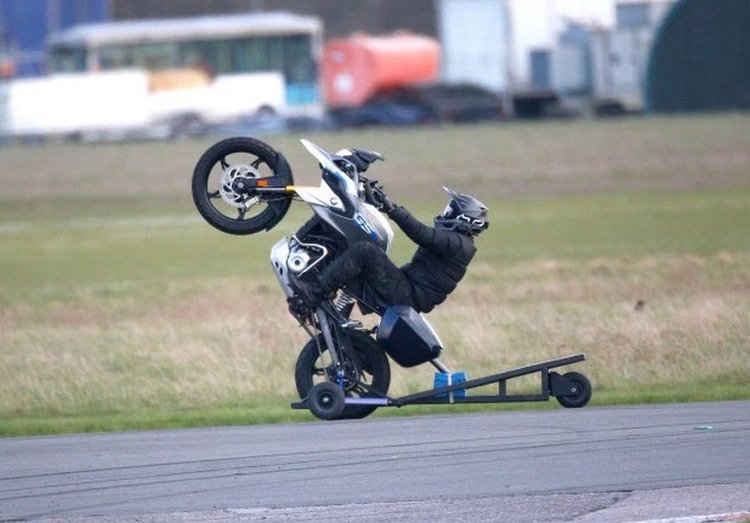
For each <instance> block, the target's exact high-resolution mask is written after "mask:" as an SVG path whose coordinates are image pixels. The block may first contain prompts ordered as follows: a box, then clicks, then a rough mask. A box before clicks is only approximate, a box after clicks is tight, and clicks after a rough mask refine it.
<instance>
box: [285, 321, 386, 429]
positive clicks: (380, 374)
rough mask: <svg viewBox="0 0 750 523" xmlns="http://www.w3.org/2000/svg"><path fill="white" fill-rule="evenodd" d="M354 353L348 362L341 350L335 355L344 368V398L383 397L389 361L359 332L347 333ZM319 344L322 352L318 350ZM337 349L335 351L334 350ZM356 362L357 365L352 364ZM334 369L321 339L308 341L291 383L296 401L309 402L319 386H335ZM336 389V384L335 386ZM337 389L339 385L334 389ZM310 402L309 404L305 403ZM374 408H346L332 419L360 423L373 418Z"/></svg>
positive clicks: (351, 406) (350, 406)
mask: <svg viewBox="0 0 750 523" xmlns="http://www.w3.org/2000/svg"><path fill="white" fill-rule="evenodd" d="M347 334H348V336H349V339H350V340H351V344H352V347H353V350H354V354H355V358H351V357H350V356H349V355H347V354H346V353H345V352H344V351H343V350H339V351H338V353H339V355H340V358H341V360H342V364H343V367H344V388H343V391H344V393H345V395H346V396H347V397H359V398H365V397H370V398H372V397H383V396H385V395H386V394H387V393H388V387H389V386H390V384H391V367H390V364H389V363H388V357H387V356H386V355H385V353H384V352H383V351H382V350H381V349H380V347H379V346H378V344H377V343H376V342H375V340H373V339H372V338H371V337H369V336H367V335H366V334H364V333H361V332H358V331H352V330H350V331H347ZM318 343H320V348H321V349H322V350H321V351H319V350H318ZM337 348H338V347H337ZM355 360H356V361H355ZM335 380H336V369H335V368H334V365H333V363H332V361H331V358H330V355H329V354H328V350H327V347H326V345H325V341H324V340H323V336H322V335H319V336H318V338H317V341H316V340H315V339H312V340H310V341H309V342H307V344H306V345H305V346H304V347H303V348H302V351H301V352H300V354H299V357H298V358H297V365H296V367H295V371H294V381H295V384H296V386H297V393H298V394H299V397H300V398H302V399H304V398H308V396H309V394H310V391H311V389H312V388H313V386H315V385H316V384H318V383H324V382H334V381H335ZM334 385H335V383H334ZM336 386H338V385H336ZM308 401H309V400H308ZM375 409H377V405H347V406H346V407H345V408H344V410H343V412H341V414H340V415H338V416H337V417H336V418H335V419H359V418H364V417H366V416H369V415H370V414H372V413H373V412H374V411H375Z"/></svg>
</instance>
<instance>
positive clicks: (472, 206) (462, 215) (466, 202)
mask: <svg viewBox="0 0 750 523" xmlns="http://www.w3.org/2000/svg"><path fill="white" fill-rule="evenodd" d="M443 189H444V190H445V192H447V193H448V195H449V196H450V200H449V201H448V205H447V206H446V207H445V210H444V211H443V214H441V215H439V216H435V227H436V228H439V229H446V230H449V231H456V232H460V233H463V234H467V235H469V236H476V235H478V234H479V233H480V232H482V231H483V230H485V229H486V228H488V227H489V226H490V222H489V220H488V219H487V211H488V209H487V206H486V205H485V204H483V203H482V202H480V201H479V200H477V199H476V198H473V197H471V196H468V195H466V194H461V193H457V192H456V191H454V190H452V189H449V188H448V187H443Z"/></svg>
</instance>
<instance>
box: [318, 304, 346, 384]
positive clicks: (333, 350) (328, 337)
mask: <svg viewBox="0 0 750 523" xmlns="http://www.w3.org/2000/svg"><path fill="white" fill-rule="evenodd" d="M315 315H316V317H317V319H318V325H320V331H321V333H322V334H323V340H324V341H325V343H326V346H327V347H328V353H329V354H330V355H331V361H332V362H333V365H334V368H335V369H336V383H337V384H338V386H339V387H341V388H342V389H343V388H344V387H345V383H344V382H345V379H346V373H345V371H344V366H343V364H342V361H341V354H340V352H339V351H343V352H345V351H346V350H347V348H348V347H347V345H348V343H349V340H348V337H347V336H346V334H344V333H343V332H340V329H336V330H337V332H336V333H335V334H336V339H337V340H338V342H339V343H338V345H337V344H336V343H335V341H334V332H333V331H334V328H335V327H333V326H332V325H331V322H330V320H329V318H328V315H327V314H326V312H325V311H324V310H323V308H322V307H318V309H317V310H316V311H315ZM316 339H317V337H316ZM318 350H319V351H320V347H319V348H318ZM320 352H322V351H320Z"/></svg>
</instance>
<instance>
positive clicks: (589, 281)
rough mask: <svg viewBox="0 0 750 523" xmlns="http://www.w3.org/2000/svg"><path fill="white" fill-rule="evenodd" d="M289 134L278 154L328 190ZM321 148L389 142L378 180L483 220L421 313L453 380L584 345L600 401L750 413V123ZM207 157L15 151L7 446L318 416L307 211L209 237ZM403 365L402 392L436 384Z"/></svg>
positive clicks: (385, 138) (130, 148) (444, 136)
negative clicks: (299, 371)
mask: <svg viewBox="0 0 750 523" xmlns="http://www.w3.org/2000/svg"><path fill="white" fill-rule="evenodd" d="M298 138H299V137H298V136H274V137H268V138H266V140H267V141H268V142H269V143H271V144H272V145H273V146H274V147H276V148H278V149H280V150H282V151H284V152H285V154H286V155H287V157H288V159H289V160H290V163H291V165H292V167H293V169H294V171H295V179H296V181H297V183H302V184H313V183H317V172H316V171H317V169H316V168H315V165H314V161H311V159H310V158H309V157H308V156H307V153H305V152H304V149H303V148H302V147H301V146H300V145H299V143H298V141H297V140H298ZM308 138H310V139H312V140H313V141H315V142H317V143H319V144H320V145H321V146H323V147H327V148H330V149H335V148H339V147H344V146H360V147H369V148H373V149H376V150H379V151H381V152H382V153H383V154H384V155H385V157H386V159H387V161H386V162H385V163H381V164H378V165H377V166H376V168H375V170H374V172H373V173H372V174H373V175H376V176H377V177H378V178H379V179H380V180H381V182H382V183H383V184H384V185H385V187H386V189H387V190H388V192H389V194H391V196H392V197H393V198H394V199H395V200H397V201H400V202H402V203H404V204H406V205H407V206H408V207H409V208H411V209H412V210H414V211H415V214H417V215H418V216H419V217H421V218H422V219H424V220H430V219H431V216H433V215H434V214H435V213H436V212H437V211H439V210H441V209H442V208H443V206H444V205H445V200H446V198H445V195H444V194H443V193H442V191H441V189H440V186H441V185H443V184H447V185H450V186H452V187H454V188H456V189H458V190H460V191H462V192H468V193H471V194H475V195H477V196H479V197H480V198H481V199H483V200H484V201H486V203H488V204H489V205H490V208H491V222H492V225H491V227H490V229H489V231H487V233H485V234H484V235H483V236H482V237H480V238H479V240H478V245H479V253H478V255H477V257H476V261H475V262H474V264H473V265H472V267H471V269H470V271H469V275H468V276H467V279H466V280H465V282H464V283H462V285H461V286H460V287H459V289H458V290H457V291H456V292H455V293H454V295H452V296H451V298H450V299H449V300H448V301H447V302H446V303H445V304H443V305H441V306H440V307H438V308H437V309H436V310H435V311H434V312H433V313H431V314H430V315H429V319H430V321H431V323H432V324H433V325H434V326H435V328H436V330H437V331H438V333H439V334H440V336H441V338H442V339H443V341H444V342H445V345H446V347H447V350H446V352H445V356H444V360H445V362H446V363H447V364H448V365H449V366H450V367H452V368H455V369H461V370H466V371H468V373H469V375H470V376H471V377H476V376H479V375H482V374H487V373H491V372H496V371H499V370H501V369H503V368H506V367H508V366H516V365H523V364H526V363H530V362H533V361H538V360H541V359H545V358H548V357H558V356H562V355H566V354H570V353H575V352H586V353H587V355H588V361H587V362H586V363H584V364H583V365H582V366H580V370H582V371H583V372H585V373H586V374H587V375H588V376H589V377H590V378H591V380H592V382H593V383H594V389H595V393H594V399H593V402H594V403H599V404H603V403H619V402H648V401H681V400H690V401H697V400H708V399H711V400H714V399H729V398H750V385H749V384H748V383H749V382H750V115H737V114H726V115H711V116H692V117H679V118H643V119H622V120H608V121H575V122H546V123H523V124H522V123H509V124H503V125H499V126H461V127H445V128H427V129H420V130H382V131H381V130H372V131H358V132H347V133H343V132H342V133H329V134H315V133H313V134H310V135H308ZM208 145H209V142H197V141H187V142H176V143H144V144H126V145H47V146H39V147H27V148H20V147H19V148H16V147H8V148H4V149H0V188H1V189H0V435H14V434H34V433H54V432H62V431H85V430H113V429H132V428H153V427H164V426H187V425H202V424H212V423H258V422H267V421H280V420H306V419H311V417H310V415H309V414H307V413H304V412H295V411H291V410H290V409H289V408H288V404H289V401H290V400H292V399H293V398H294V380H293V366H294V361H295V359H296V356H297V353H298V351H299V348H300V347H301V346H302V344H303V343H304V342H305V339H306V335H305V334H304V332H303V331H301V329H299V328H297V327H296V324H295V322H294V320H293V319H292V318H291V316H289V314H288V313H287V312H286V306H285V302H284V299H283V296H282V293H281V291H280V289H279V288H278V285H277V283H276V281H275V278H274V276H273V274H272V273H271V271H270V268H269V264H268V251H269V248H270V246H271V245H272V244H273V243H274V242H275V241H276V240H277V239H278V238H279V237H281V236H282V235H284V234H286V233H288V232H291V231H292V230H294V229H295V228H296V227H298V226H299V225H300V224H301V223H302V221H303V220H304V219H306V217H307V216H308V214H309V210H308V209H306V208H304V207H303V206H302V205H298V206H295V207H294V208H293V210H292V212H291V214H290V215H289V216H288V217H287V219H286V220H285V221H283V222H282V223H281V224H280V225H279V226H278V227H277V228H276V229H274V230H273V231H271V232H269V233H263V234H260V235H256V236H253V237H244V238H238V237H231V236H228V235H224V234H222V233H219V232H218V231H215V230H213V229H211V228H210V227H209V226H208V225H207V224H205V223H204V222H202V221H201V219H200V218H199V217H198V215H197V213H196V212H195V211H194V209H193V206H192V202H191V200H190V195H189V182H190V175H191V172H192V168H193V166H194V164H195V161H196V160H197V158H198V156H199V155H200V154H201V152H202V151H203V150H204V149H205V148H206V147H207V146H208ZM368 174H369V173H368ZM411 249H412V247H411V245H410V244H409V242H408V240H406V239H405V238H404V237H403V236H402V235H401V236H397V240H396V245H395V251H394V257H395V258H396V259H397V260H398V261H405V260H406V259H407V258H408V257H409V255H410V253H411ZM639 301H640V302H642V304H643V305H642V306H639V307H636V306H635V304H636V303H638V302H639ZM392 370H393V373H394V382H393V385H392V391H393V392H395V393H398V392H406V391H416V390H420V389H424V388H427V387H429V386H430V385H431V383H432V370H431V368H428V367H425V368H418V369H409V370H405V369H400V368H398V367H397V366H396V365H395V364H393V369H392ZM519 386H520V387H525V386H527V384H525V383H523V382H521V384H520V385H519ZM523 408H528V406H527V405H525V406H523ZM425 410H427V409H416V408H412V407H408V408H406V409H403V410H401V411H398V412H400V413H406V414H408V413H414V412H424V411H425ZM389 412H393V411H389Z"/></svg>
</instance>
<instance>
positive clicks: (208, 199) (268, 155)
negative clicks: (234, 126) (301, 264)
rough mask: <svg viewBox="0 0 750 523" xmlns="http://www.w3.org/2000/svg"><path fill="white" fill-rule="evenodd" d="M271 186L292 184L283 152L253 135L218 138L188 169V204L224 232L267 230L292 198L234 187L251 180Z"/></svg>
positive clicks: (278, 219)
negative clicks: (190, 199) (190, 176)
mask: <svg viewBox="0 0 750 523" xmlns="http://www.w3.org/2000/svg"><path fill="white" fill-rule="evenodd" d="M260 179H266V181H267V182H268V183H269V184H270V185H272V186H275V187H285V186H286V185H292V184H293V183H294V180H293V177H292V171H291V169H290V168H289V164H288V163H287V161H286V159H285V158H284V156H283V155H282V154H281V153H280V152H277V151H275V150H274V149H273V148H272V147H270V146H269V145H267V144H266V143H264V142H262V141H260V140H256V139H254V138H245V137H235V138H227V139H225V140H221V141H219V142H217V143H215V144H214V145H212V146H211V147H209V148H208V149H207V150H206V152H204V153H203V155H201V157H200V159H199V160H198V163H197V164H196V166H195V169H194V170H193V180H192V192H193V202H194V203H195V206H196V208H197V209H198V212H199V213H200V214H201V216H203V218H204V219H205V220H206V221H207V222H208V223H209V224H211V225H212V226H213V227H215V228H216V229H219V230H220V231H223V232H226V233H229V234H240V235H244V234H254V233H256V232H260V231H263V230H270V229H271V228H273V227H274V226H275V225H276V224H277V223H279V221H281V219H282V218H283V217H284V215H285V214H286V212H287V211H288V210H289V206H290V205H291V203H292V200H291V198H290V196H289V195H287V194H286V193H284V192H278V193H261V192H257V191H242V190H238V187H239V185H240V183H239V182H243V183H242V185H245V186H252V185H253V184H254V183H255V182H257V180H260Z"/></svg>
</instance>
